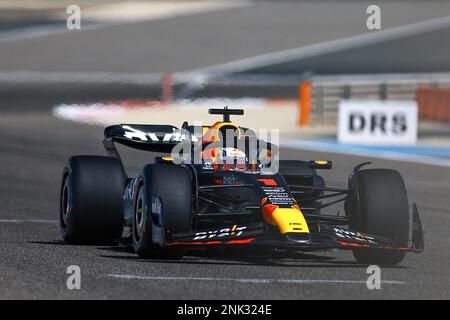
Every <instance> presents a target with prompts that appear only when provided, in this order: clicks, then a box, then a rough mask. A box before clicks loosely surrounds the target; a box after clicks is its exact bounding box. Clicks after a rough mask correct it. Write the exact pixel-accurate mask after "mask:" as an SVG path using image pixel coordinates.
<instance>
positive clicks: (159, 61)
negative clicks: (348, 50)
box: [0, 1, 450, 299]
mask: <svg viewBox="0 0 450 320" xmlns="http://www.w3.org/2000/svg"><path fill="white" fill-rule="evenodd" d="M348 3H350V5H352V3H356V2H352V1H350V2H348ZM414 3H416V2H414ZM436 3H437V4H436ZM436 3H435V2H433V4H428V3H423V4H421V3H420V2H417V5H418V6H423V8H424V10H418V9H417V7H415V9H414V10H408V7H406V8H405V7H403V8H402V7H401V6H399V7H398V8H397V11H394V9H392V10H388V12H387V17H389V16H390V12H391V13H395V12H397V13H396V14H392V16H391V20H392V21H393V24H394V25H397V24H402V23H406V22H407V23H410V22H415V21H417V20H421V19H430V18H435V17H437V16H436V12H439V13H441V14H442V15H445V14H447V11H445V8H446V6H447V5H448V4H447V3H445V2H436ZM294 5H295V4H294V3H291V2H286V3H283V5H281V6H279V7H276V6H274V5H273V4H272V3H262V4H261V6H264V7H265V10H262V9H261V8H262V7H261V6H258V8H256V10H260V12H259V15H253V11H252V10H247V9H239V11H237V10H236V11H234V9H231V10H228V11H223V12H215V13H211V14H208V15H206V16H198V17H197V18H198V19H197V20H189V19H192V18H193V17H188V16H187V17H182V18H181V17H180V18H179V19H177V20H173V19H167V20H165V21H161V22H158V23H154V22H145V23H140V24H136V25H128V26H124V27H121V28H119V27H116V28H113V29H109V28H108V29H98V30H92V31H90V32H87V33H80V34H74V35H73V36H74V37H78V39H77V40H74V38H73V37H72V38H71V39H72V40H74V42H70V41H68V42H65V41H66V40H64V39H65V37H61V38H60V41H62V42H59V41H54V39H55V38H57V37H60V35H54V36H48V37H42V38H36V39H34V40H29V41H17V42H10V43H6V42H4V43H1V44H0V57H1V59H0V66H1V67H0V69H2V70H43V71H72V70H77V71H86V70H88V71H95V70H108V71H116V72H121V71H126V72H136V71H138V72H144V71H152V72H153V71H155V72H157V71H173V70H176V71H178V70H184V69H189V68H195V67H203V66H208V65H212V64H216V63H223V62H228V61H231V60H234V59H241V58H245V57H249V56H252V55H256V54H262V53H267V52H272V51H274V50H281V49H289V48H292V47H293V46H294V47H297V46H300V45H303V44H308V41H309V42H312V41H314V42H319V41H326V40H331V39H335V38H337V37H340V36H348V35H351V33H352V32H356V33H359V32H360V31H361V32H363V30H362V29H361V30H360V29H358V28H363V27H362V26H363V25H364V24H363V23H364V21H361V17H360V16H359V13H360V11H358V17H359V18H355V20H352V19H348V20H347V21H344V22H345V23H344V22H343V25H345V28H344V29H340V28H337V27H334V24H333V23H331V24H330V25H325V24H324V25H323V27H322V28H321V29H317V28H316V29H315V31H314V32H311V34H310V35H309V36H304V37H299V36H296V35H295V33H289V35H290V36H289V37H292V38H289V37H288V36H285V37H284V38H280V35H283V34H285V33H283V30H292V29H293V28H292V27H290V28H289V26H287V25H288V24H283V26H280V25H278V24H277V21H280V18H285V19H287V20H286V21H292V23H294V22H295V23H300V22H299V21H303V20H305V19H306V20H305V21H309V23H313V22H314V21H315V22H317V21H319V20H324V16H316V19H315V20H314V19H307V18H308V17H307V15H306V16H305V19H298V14H304V12H303V13H299V12H295V11H293V10H292V8H293V6H294ZM354 5H355V6H357V8H360V9H361V8H362V5H358V4H354ZM323 6H324V7H323V8H326V6H328V2H326V3H325V4H323ZM330 6H331V7H329V8H331V9H330V11H327V10H324V11H323V10H322V11H321V10H318V11H317V14H319V13H320V12H321V13H322V14H324V15H327V14H329V13H330V12H332V11H333V4H332V3H331V4H330ZM436 6H438V7H436ZM439 6H440V7H439ZM280 8H281V9H280ZM427 8H433V10H430V11H427ZM436 8H438V9H442V10H436ZM269 9H270V10H269ZM334 9H335V10H336V8H334ZM347 9H348V8H347ZM240 10H243V11H240ZM277 10H281V11H277ZM311 10H313V8H312V9H311ZM358 10H359V9H358ZM348 12H352V11H348ZM401 12H403V13H404V15H401V14H400V13H401ZM230 13H232V14H231V15H230ZM313 16H314V15H312V14H311V17H313ZM418 16H420V17H418ZM438 16H439V15H438ZM238 17H240V18H239V19H238ZM252 17H253V18H252ZM257 17H266V18H265V20H266V21H265V23H261V28H262V27H263V25H266V24H267V23H268V22H270V21H271V17H273V18H274V20H273V24H272V25H270V26H271V28H268V29H266V30H267V32H266V33H258V32H256V34H257V37H256V38H255V37H253V38H251V40H248V39H249V36H251V35H255V30H251V29H249V28H250V27H251V26H256V25H255V23H257V22H258V21H259V20H258V19H257ZM289 17H290V18H289ZM355 17H356V16H355ZM402 17H403V18H402ZM405 17H406V18H405ZM410 17H412V18H410ZM246 18H248V25H247V27H246V28H245V25H243V24H242V23H244V22H243V21H246ZM332 18H333V15H330V16H329V19H332ZM394 18H396V19H394ZM233 19H235V20H233ZM252 19H253V20H252ZM289 19H290V20H289ZM263 20H264V19H263ZM311 20H314V21H311ZM405 20H408V21H405ZM411 20H413V21H411ZM195 21H197V24H195V23H194V22H195ZM237 21H240V23H241V24H240V25H239V24H238V23H237ZM251 21H253V24H252V23H251ZM327 21H331V20H327ZM351 21H355V22H354V23H353V24H352V23H350V22H351ZM394 21H395V23H394ZM221 23H222V25H221ZM225 23H227V24H226V26H227V28H225V29H224V28H223V26H224V25H225ZM301 23H303V22H301ZM317 23H318V24H317V26H319V22H317ZM321 23H323V22H321ZM336 23H337V22H336ZM306 25H309V24H306ZM159 26H161V27H159ZM205 26H208V28H205ZM293 26H297V25H295V24H294V25H293ZM356 26H359V27H356ZM194 27H195V28H194ZM228 27H229V28H228ZM276 27H278V28H279V29H277V28H276ZM154 28H162V29H156V31H154V30H155V29H154ZM286 28H288V29H286ZM355 28H356V29H355ZM139 30H140V32H139ZM158 30H159V32H157V31H158ZM167 30H169V31H167ZM170 30H174V31H173V32H170ZM258 30H260V29H258ZM276 30H278V31H276ZM339 30H340V31H339ZM343 30H344V31H343ZM345 30H347V31H352V32H350V34H349V32H345ZM355 30H356V31H355ZM163 31H164V32H169V33H167V34H169V36H167V35H166V36H165V37H162V36H161V38H157V36H158V35H161V34H164V32H163ZM175 31H176V32H175ZM96 32H98V33H99V32H102V33H101V34H98V33H96ZM153 32H154V33H153ZM269 32H274V33H273V34H270V33H269ZM91 33H94V35H95V36H92V37H91V36H90V34H91ZM213 33H216V34H215V37H214V38H208V35H210V34H213ZM192 34H194V35H198V34H200V35H203V36H199V37H197V38H196V37H193V38H190V39H189V40H192V39H196V40H195V41H194V43H193V44H192V41H187V40H186V41H185V42H183V41H182V40H183V39H187V38H185V37H186V36H189V35H192ZM230 34H232V35H233V36H230ZM318 35H321V36H320V37H321V38H320V39H318V38H317V37H318ZM218 36H219V38H217V37H218ZM268 38H270V39H272V40H273V41H270V43H269V42H264V41H263V40H264V39H268ZM294 38H296V39H299V38H303V40H305V42H304V43H296V44H295V45H292V44H293V41H292V40H293V39H294ZM214 39H215V41H216V44H221V46H219V45H217V46H215V45H214V46H213V45H212V44H211V43H210V41H212V40H214ZM227 39H228V40H229V42H227V41H225V40H227ZM308 39H309V40H308ZM115 40H117V41H115ZM121 40H123V41H121ZM138 40H139V41H138ZM150 40H151V41H153V42H151V41H150ZM303 40H302V41H303ZM249 41H250V42H249ZM283 41H285V42H283ZM72 43H75V46H76V47H71V44H72ZM149 43H153V44H156V43H158V46H156V45H155V46H151V45H149ZM97 44H98V45H97ZM159 44H161V46H162V47H161V48H164V50H163V51H161V52H160V54H158V52H157V51H158V50H159V49H158V48H159ZM187 44H189V46H187ZM272 45H273V47H271V46H272ZM74 48H78V49H77V50H73V49H74ZM146 48H147V49H148V50H150V51H148V50H147V49H146ZM180 48H181V49H185V50H184V51H182V50H180ZM152 50H156V51H152ZM246 50H248V51H246ZM163 52H165V53H167V52H172V53H173V55H172V56H170V55H169V56H165V55H164V54H163ZM138 53H139V54H138ZM62 67H64V68H62ZM47 92H50V93H51V90H49V91H46V94H45V95H42V93H39V92H37V93H36V94H35V95H33V96H31V97H28V98H27V97H22V98H21V99H17V98H14V99H13V98H11V96H8V92H4V93H2V95H1V97H0V299H17V298H44V299H55V298H56V299H60V298H61V299H62V298H68V299H87V298H95V299H106V298H129V299H166V298H171V299H322V298H327V299H330V298H331V299H333V298H341V299H348V298H355V299H361V298H369V299H405V298H422V299H423V298H446V299H448V298H450V294H449V292H450V270H449V268H448V266H449V261H450V250H449V248H450V238H449V237H448V233H449V230H450V215H449V210H448V208H449V206H450V200H449V194H450V183H449V181H450V171H449V170H448V168H443V167H438V166H433V165H421V164H412V163H406V162H398V161H388V160H377V159H369V158H362V157H356V156H348V155H336V154H331V153H329V154H327V153H317V152H309V151H301V150H289V149H282V150H281V156H282V158H284V159H316V158H320V159H323V158H327V159H330V160H333V161H334V166H335V170H333V171H330V172H328V171H327V172H324V176H325V177H326V178H327V181H328V183H329V185H333V186H338V187H344V186H345V184H346V180H347V176H348V174H349V173H350V171H351V169H352V168H353V167H354V166H355V165H357V164H358V163H360V162H363V161H367V160H372V161H373V162H374V167H388V168H394V169H398V170H399V171H400V172H401V173H402V174H403V176H404V178H405V180H406V184H407V186H408V189H409V200H410V203H411V204H412V203H413V202H417V204H418V206H419V210H420V212H421V216H422V220H423V225H424V228H425V230H426V234H425V241H426V249H425V252H424V253H423V254H421V255H415V254H411V255H408V256H407V258H406V259H405V260H404V262H403V263H402V264H401V265H400V266H399V267H391V268H382V274H381V276H382V280H383V281H385V282H383V283H382V288H381V290H368V289H367V287H366V284H365V281H366V279H367V276H368V275H367V274H366V266H361V265H358V264H355V263H354V261H353V258H352V256H351V254H350V253H348V252H340V253H336V252H325V253H321V254H309V255H302V254H295V255H289V256H286V255H282V254H279V255H278V256H275V257H273V258H271V259H263V258H255V257H248V256H242V255H241V256H239V255H238V254H236V253H235V254H232V253H228V254H225V253H216V254H214V253H199V252H193V253H191V254H190V255H189V256H187V257H186V258H184V259H183V260H181V261H176V262H174V261H155V260H142V259H139V258H137V256H136V255H135V254H134V253H133V252H131V251H130V250H128V249H127V248H126V247H104V246H67V245H65V244H64V243H62V241H61V238H60V235H59V233H58V224H57V223H56V220H57V217H58V206H59V205H58V201H59V199H58V197H59V184H60V178H61V171H62V168H63V166H64V162H65V160H66V159H67V158H68V157H69V156H71V155H75V154H104V151H103V149H102V146H101V137H102V128H99V127H93V126H87V125H81V124H75V123H71V122H65V121H61V120H58V119H56V118H54V117H53V116H51V114H50V108H51V107H52V105H54V104H55V101H54V100H52V97H51V95H50V93H49V94H48V95H47ZM68 93H69V92H68ZM113 93H114V92H113V91H112V92H111V94H113ZM66 102H67V101H66ZM125 158H127V159H128V160H127V161H126V162H127V168H128V169H130V171H131V172H132V173H133V172H134V173H136V172H137V171H138V170H139V167H140V166H141V165H143V164H144V163H146V162H151V157H150V156H148V155H147V154H142V153H137V152H127V153H126V156H125ZM70 265H78V266H80V267H81V272H82V289H81V290H78V291H77V290H74V291H70V290H68V289H67V288H66V279H67V276H68V275H67V274H66V268H67V267H68V266H70ZM111 275H113V276H111Z"/></svg>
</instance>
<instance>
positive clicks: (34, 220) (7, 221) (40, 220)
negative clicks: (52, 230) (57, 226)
mask: <svg viewBox="0 0 450 320" xmlns="http://www.w3.org/2000/svg"><path fill="white" fill-rule="evenodd" d="M0 223H58V220H43V219H0Z"/></svg>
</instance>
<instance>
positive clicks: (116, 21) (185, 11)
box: [0, 0, 252, 42]
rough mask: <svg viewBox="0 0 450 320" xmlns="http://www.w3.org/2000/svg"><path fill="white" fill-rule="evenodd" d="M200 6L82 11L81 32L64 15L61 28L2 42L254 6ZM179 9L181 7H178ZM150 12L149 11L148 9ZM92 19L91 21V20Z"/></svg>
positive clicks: (32, 30) (16, 34) (12, 34)
mask: <svg viewBox="0 0 450 320" xmlns="http://www.w3.org/2000/svg"><path fill="white" fill-rule="evenodd" d="M198 4H199V5H196V6H194V5H190V6H189V3H187V4H186V5H185V6H183V7H182V8H177V6H175V7H173V8H172V10H168V11H165V12H160V13H157V12H156V10H155V9H153V10H152V11H150V13H149V14H147V15H146V14H145V12H140V13H139V16H135V17H133V16H129V17H124V14H123V8H119V9H116V11H118V10H121V11H122V13H121V15H119V16H115V17H112V18H111V17H108V18H107V19H102V17H104V14H102V13H101V12H100V13H97V14H96V15H95V16H94V15H93V13H92V12H91V13H89V12H88V13H86V14H84V15H83V11H82V15H81V17H82V22H81V30H69V29H67V27H66V22H65V20H64V18H66V16H65V15H64V14H63V15H62V16H61V23H60V25H59V26H57V25H50V26H35V27H29V28H24V29H19V30H9V31H4V32H0V42H11V41H17V40H28V39H34V38H38V37H43V36H48V35H56V34H66V33H75V32H81V31H89V30H96V29H101V28H107V27H115V26H121V25H127V24H133V23H139V22H142V21H155V20H163V19H168V18H174V17H180V16H187V15H193V14H201V13H208V12H214V11H221V10H229V9H234V8H240V7H250V6H251V5H252V4H251V2H250V1H246V0H241V1H235V2H233V3H232V2H231V1H209V2H206V1H205V2H204V3H202V2H199V3H198ZM178 7H179V6H178ZM147 10H149V9H147ZM61 11H62V12H63V13H64V12H65V9H61ZM84 16H88V19H87V20H86V19H84ZM89 18H90V19H89Z"/></svg>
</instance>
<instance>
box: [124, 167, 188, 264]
mask: <svg viewBox="0 0 450 320" xmlns="http://www.w3.org/2000/svg"><path fill="white" fill-rule="evenodd" d="M192 194H193V193H192V180H191V176H190V174H189V171H188V170H186V169H185V168H183V167H180V166H176V165H171V164H151V165H148V166H146V167H144V170H143V172H142V175H141V177H140V178H139V182H138V185H137V191H136V199H135V203H134V209H133V220H132V238H133V247H134V250H135V252H136V253H137V254H138V255H139V257H141V258H154V259H181V258H182V257H183V255H184V254H185V249H183V248H174V247H163V246H161V245H159V244H156V243H153V241H152V228H153V223H155V222H154V221H152V216H151V208H152V201H153V199H154V198H155V197H156V198H159V199H160V201H161V205H162V216H163V225H164V234H175V233H190V232H192Z"/></svg>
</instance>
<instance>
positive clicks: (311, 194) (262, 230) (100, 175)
mask: <svg viewBox="0 0 450 320" xmlns="http://www.w3.org/2000/svg"><path fill="white" fill-rule="evenodd" d="M209 112H210V114H219V115H222V116H223V121H218V122H216V123H214V124H213V125H211V126H202V125H189V124H188V123H187V122H185V123H184V124H183V126H182V127H181V128H180V129H178V128H176V127H174V126H170V125H123V124H122V125H113V126H110V127H107V128H106V129H105V133H104V146H105V149H106V151H107V153H108V154H109V156H74V157H71V158H70V159H69V160H68V161H67V163H66V166H65V168H64V171H63V177H62V186H61V202H60V205H61V207H60V208H61V209H60V230H61V234H62V237H63V239H64V241H65V242H66V243H68V244H98V243H115V242H114V241H115V240H119V239H122V240H127V239H128V241H129V242H130V243H132V245H133V247H134V250H135V252H136V253H137V254H138V255H139V256H140V257H143V258H162V259H178V258H181V257H182V256H183V255H184V254H185V252H186V250H187V249H192V248H206V247H214V246H217V247H222V246H225V247H233V246H234V247H240V248H242V247H243V246H246V248H248V250H253V249H256V248H258V250H259V249H270V250H273V249H276V250H286V251H289V250H290V251H314V250H326V249H348V250H353V254H354V257H355V258H356V260H357V261H358V262H360V263H364V264H397V263H400V262H401V261H402V260H403V257H404V255H405V253H406V252H421V251H422V250H423V232H422V227H421V223H420V219H419V215H418V212H417V207H416V205H415V204H414V206H413V211H412V232H411V236H412V237H411V240H410V239H409V238H410V223H409V222H410V214H409V204H408V197H407V192H406V188H405V184H404V182H403V179H402V177H401V176H400V174H399V173H398V172H396V171H394V170H389V169H364V170H363V169H362V167H363V166H365V165H367V164H369V163H363V164H361V165H359V166H357V167H356V168H355V169H354V170H353V172H352V173H351V174H350V178H349V181H348V188H347V189H338V188H331V187H327V186H326V185H325V181H324V179H323V178H322V177H321V176H320V175H319V174H318V173H317V171H318V170H320V169H331V168H332V163H331V162H330V161H322V160H316V161H301V160H279V161H278V151H279V150H278V149H277V147H276V146H275V145H274V144H271V143H269V142H268V141H266V140H264V139H260V138H259V137H258V135H257V134H256V132H255V131H252V130H250V129H246V128H242V127H239V126H238V125H236V124H235V123H233V122H231V121H230V115H242V114H243V113H244V112H243V110H239V109H228V108H225V109H210V110H209ZM115 143H120V144H123V145H125V146H129V147H132V148H135V149H140V150H146V151H151V152H156V153H159V154H160V155H161V154H165V155H166V156H157V157H155V160H154V161H153V163H151V164H146V165H145V166H144V167H143V168H142V170H141V172H140V174H139V175H138V176H137V177H134V178H131V177H128V176H127V174H126V172H125V169H124V166H123V164H122V161H121V158H120V156H119V153H118V151H117V149H116V147H115ZM168 155H170V156H168ZM339 202H343V203H344V208H345V215H343V216H342V215H331V214H325V213H324V212H322V211H323V210H322V209H324V208H327V207H331V206H333V205H334V204H337V203H339Z"/></svg>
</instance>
